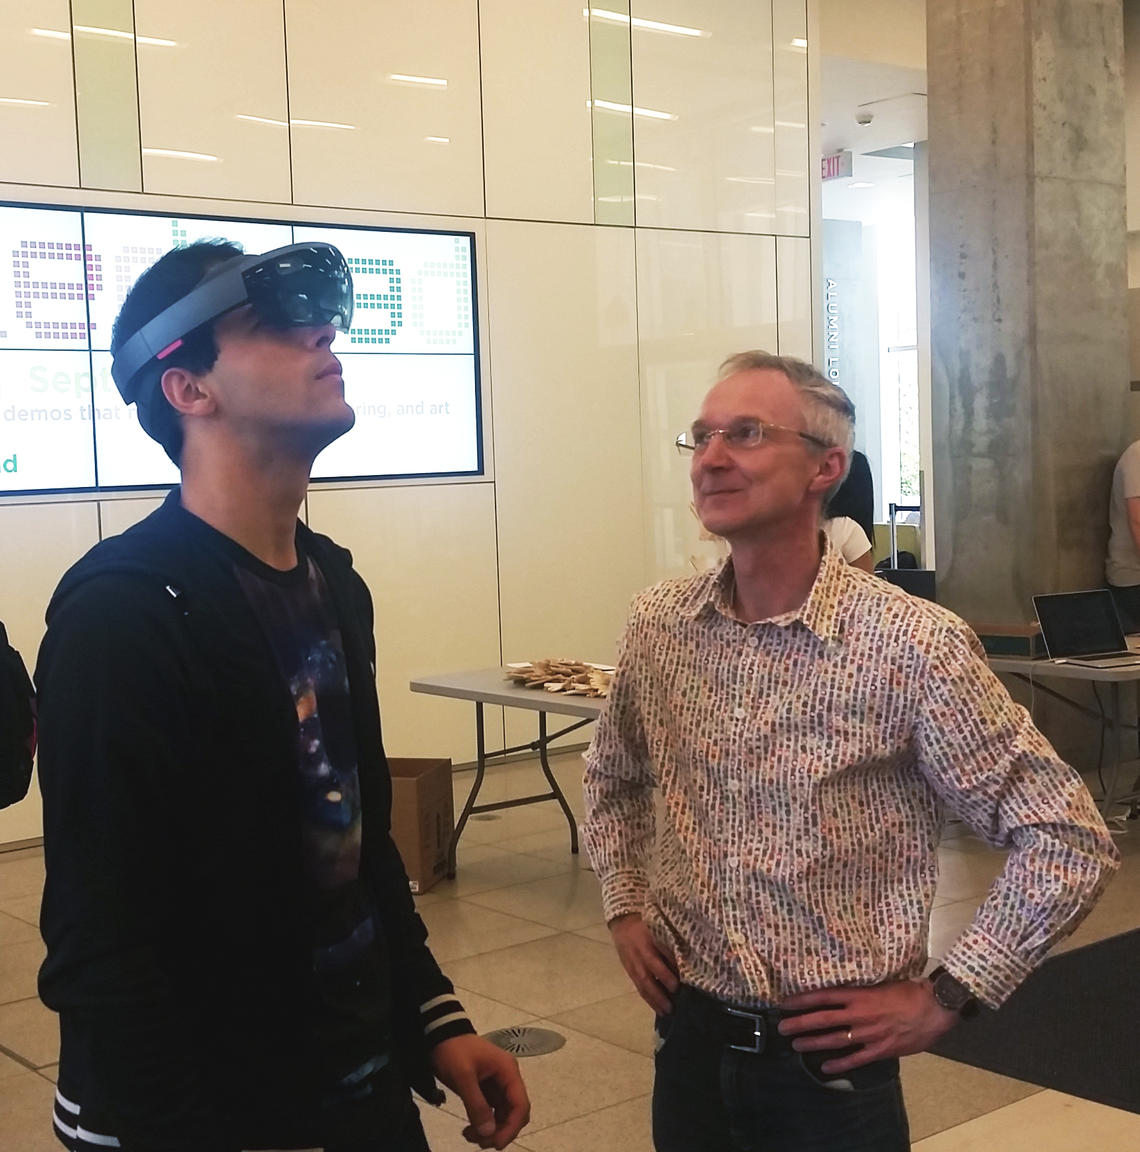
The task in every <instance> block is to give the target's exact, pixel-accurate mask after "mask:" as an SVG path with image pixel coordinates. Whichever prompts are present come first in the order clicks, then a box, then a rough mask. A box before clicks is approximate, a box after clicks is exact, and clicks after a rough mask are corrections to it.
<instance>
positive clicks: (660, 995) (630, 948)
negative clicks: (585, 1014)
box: [609, 912, 681, 1016]
mask: <svg viewBox="0 0 1140 1152" xmlns="http://www.w3.org/2000/svg"><path fill="white" fill-rule="evenodd" d="M609 929H610V935H611V936H613V938H614V946H615V947H616V948H617V953H618V957H619V958H620V959H621V963H622V967H623V968H625V970H626V973H627V974H628V976H629V978H630V979H631V980H632V981H633V986H634V987H635V988H636V989H637V991H638V994H639V995H640V996H641V998H642V1000H644V1001H645V1003H646V1004H648V1005H649V1007H650V1008H652V1009H653V1011H654V1012H656V1013H657V1014H658V1015H659V1016H665V1015H668V1013H670V1012H672V1011H673V1001H672V997H673V995H674V994H675V993H676V991H677V989H678V988H679V987H680V983H681V982H680V981H679V980H678V979H677V971H676V968H675V966H674V963H673V958H672V957H671V956H669V955H668V954H667V953H666V952H664V951H662V949H661V946H660V945H659V944H658V943H657V941H656V940H654V939H653V933H652V932H650V931H649V928H648V927H647V926H646V923H645V921H644V920H642V918H641V917H640V916H639V915H638V914H637V913H636V912H631V913H629V914H628V915H626V916H615V917H614V919H612V920H611V921H610V923H609Z"/></svg>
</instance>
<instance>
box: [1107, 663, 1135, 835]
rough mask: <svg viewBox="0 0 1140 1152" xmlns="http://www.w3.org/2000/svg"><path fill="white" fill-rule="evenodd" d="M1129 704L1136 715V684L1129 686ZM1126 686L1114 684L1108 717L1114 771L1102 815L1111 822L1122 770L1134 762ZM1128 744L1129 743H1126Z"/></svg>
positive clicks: (1115, 681) (1133, 732) (1111, 774)
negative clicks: (1127, 717) (1125, 696)
mask: <svg viewBox="0 0 1140 1152" xmlns="http://www.w3.org/2000/svg"><path fill="white" fill-rule="evenodd" d="M1128 689H1129V691H1128V696H1129V703H1130V705H1131V711H1132V713H1133V714H1135V708H1136V686H1135V682H1134V681H1132V682H1129V684H1128ZM1124 690H1125V685H1124V684H1122V683H1121V681H1119V680H1114V681H1113V682H1112V693H1111V697H1110V699H1111V705H1110V708H1109V716H1108V746H1109V748H1110V749H1111V755H1112V769H1111V771H1110V772H1109V777H1108V783H1107V784H1106V785H1105V789H1104V798H1103V799H1102V800H1101V805H1100V813H1101V815H1102V816H1103V817H1104V818H1105V820H1109V819H1111V818H1112V809H1113V808H1114V807H1115V806H1116V804H1117V803H1118V801H1117V796H1118V791H1117V785H1118V784H1119V782H1120V770H1121V768H1122V767H1123V766H1124V764H1125V763H1127V762H1130V761H1134V760H1135V759H1136V756H1135V748H1134V745H1135V742H1136V733H1135V731H1134V730H1133V729H1132V727H1131V726H1130V725H1129V724H1128V722H1127V721H1126V720H1125V701H1124ZM1126 742H1127V743H1126Z"/></svg>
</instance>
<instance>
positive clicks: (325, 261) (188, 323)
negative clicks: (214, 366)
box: [111, 243, 352, 404]
mask: <svg viewBox="0 0 1140 1152" xmlns="http://www.w3.org/2000/svg"><path fill="white" fill-rule="evenodd" d="M247 303H248V304H250V305H251V306H252V307H253V309H254V310H255V311H256V312H257V314H258V316H260V317H261V318H262V320H264V321H265V323H267V324H269V325H271V326H273V327H276V328H298V327H309V326H317V325H322V324H331V325H333V327H334V328H338V329H340V330H341V331H347V330H348V327H349V325H350V324H351V323H352V275H351V274H350V273H349V270H348V264H347V262H346V261H345V258H344V257H343V256H342V255H341V253H340V251H339V249H337V248H334V247H333V246H332V245H331V244H321V243H307V244H290V245H287V246H286V247H284V248H276V249H274V250H273V251H272V252H266V253H264V254H262V255H260V256H238V257H235V258H234V259H233V260H228V261H227V262H226V263H225V264H222V265H221V266H220V267H219V268H217V269H215V270H214V271H213V272H212V273H211V274H210V275H209V276H207V277H206V279H205V280H203V281H202V282H201V283H200V284H198V285H197V286H196V287H195V288H194V289H193V290H192V291H191V292H189V293H187V295H185V296H183V297H182V299H181V300H177V301H175V303H173V304H171V305H170V307H169V308H166V309H164V310H163V311H162V312H160V313H159V314H158V315H157V316H156V317H155V318H154V319H153V320H151V321H150V322H149V323H147V324H145V325H144V326H143V327H142V328H141V329H140V330H139V331H138V332H136V333H135V334H134V335H133V336H132V337H131V338H130V339H129V340H128V341H127V342H126V343H125V344H124V345H123V346H122V347H121V348H120V349H119V352H118V355H116V357H115V360H114V363H113V364H112V365H111V376H112V377H113V378H114V381H115V384H116V385H117V386H118V389H119V392H120V393H121V394H122V397H123V400H124V401H125V402H126V403H127V404H131V403H134V402H135V401H136V400H137V399H138V398H139V389H140V387H141V386H142V384H143V382H144V379H145V377H144V375H143V370H144V369H146V368H148V367H157V366H158V364H161V362H162V361H163V360H165V359H166V358H167V357H168V356H171V355H172V354H173V353H174V352H176V351H177V350H178V348H179V347H180V346H181V344H182V341H183V340H184V339H185V338H186V337H187V336H188V335H189V334H190V333H191V332H193V331H194V330H195V329H196V328H199V327H201V325H203V324H207V323H209V322H210V321H211V320H216V319H217V318H218V317H219V316H221V315H223V314H224V313H226V312H229V311H231V310H232V309H234V308H240V307H241V306H242V305H243V304H247ZM155 362H157V364H156V363H155Z"/></svg>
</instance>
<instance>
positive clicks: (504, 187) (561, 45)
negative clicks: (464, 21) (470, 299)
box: [479, 0, 594, 223]
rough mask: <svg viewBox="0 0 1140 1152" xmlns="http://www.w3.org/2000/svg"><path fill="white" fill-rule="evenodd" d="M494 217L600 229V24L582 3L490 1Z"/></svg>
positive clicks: (488, 141)
mask: <svg viewBox="0 0 1140 1152" xmlns="http://www.w3.org/2000/svg"><path fill="white" fill-rule="evenodd" d="M479 40H480V50H481V56H482V76H483V150H484V171H485V177H486V181H487V215H488V216H505V217H508V218H512V219H524V220H567V221H578V222H581V223H592V222H593V219H594V206H593V173H592V169H591V165H590V108H589V100H590V27H589V21H588V19H587V18H586V16H585V15H584V14H583V7H582V4H581V0H547V2H546V3H541V4H520V3H519V2H518V0H481V3H480V5H479Z"/></svg>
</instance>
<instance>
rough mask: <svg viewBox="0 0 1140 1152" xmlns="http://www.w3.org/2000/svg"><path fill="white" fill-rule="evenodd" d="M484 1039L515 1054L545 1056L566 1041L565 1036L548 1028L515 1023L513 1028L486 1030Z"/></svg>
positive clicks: (556, 1049) (555, 1050)
mask: <svg viewBox="0 0 1140 1152" xmlns="http://www.w3.org/2000/svg"><path fill="white" fill-rule="evenodd" d="M486 1039H488V1040H490V1041H491V1043H492V1044H494V1045H495V1046H496V1047H498V1048H502V1049H504V1050H505V1051H507V1052H510V1053H513V1054H514V1055H515V1056H545V1055H546V1054H547V1053H548V1052H557V1051H558V1049H559V1048H561V1047H562V1045H563V1044H565V1043H566V1037H565V1036H563V1035H562V1034H561V1033H559V1032H552V1031H551V1030H550V1029H549V1028H527V1027H526V1026H525V1025H517V1026H516V1027H514V1028H499V1029H497V1030H496V1031H494V1032H488V1033H487V1035H486Z"/></svg>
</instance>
